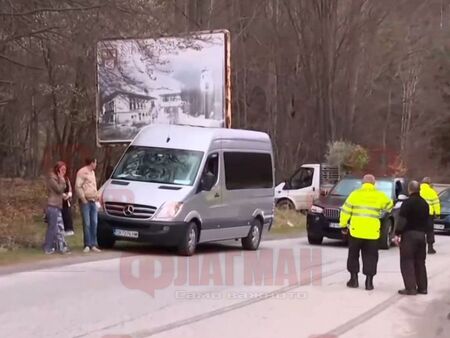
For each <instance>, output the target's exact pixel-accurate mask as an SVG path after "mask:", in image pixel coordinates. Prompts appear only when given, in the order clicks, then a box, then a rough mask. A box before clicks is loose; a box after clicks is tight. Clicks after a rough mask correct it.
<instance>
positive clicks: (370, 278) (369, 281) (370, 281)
mask: <svg viewBox="0 0 450 338" xmlns="http://www.w3.org/2000/svg"><path fill="white" fill-rule="evenodd" d="M366 290H373V276H367V277H366Z"/></svg>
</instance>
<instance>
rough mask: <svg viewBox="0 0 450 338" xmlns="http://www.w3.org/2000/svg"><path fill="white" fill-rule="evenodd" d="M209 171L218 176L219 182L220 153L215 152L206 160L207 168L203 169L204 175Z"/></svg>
mask: <svg viewBox="0 0 450 338" xmlns="http://www.w3.org/2000/svg"><path fill="white" fill-rule="evenodd" d="M207 173H210V174H213V175H214V177H215V178H216V181H215V183H217V179H218V178H219V154H218V153H214V154H211V155H209V157H208V159H207V160H206V164H205V169H204V171H203V175H206V174H207Z"/></svg>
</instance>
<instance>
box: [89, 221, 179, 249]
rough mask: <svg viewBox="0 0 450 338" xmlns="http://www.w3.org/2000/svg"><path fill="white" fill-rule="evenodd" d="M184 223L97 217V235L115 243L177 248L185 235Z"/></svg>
mask: <svg viewBox="0 0 450 338" xmlns="http://www.w3.org/2000/svg"><path fill="white" fill-rule="evenodd" d="M186 226H187V224H186V223H185V222H163V221H140V220H133V219H129V220H127V219H125V220H122V219H118V218H117V217H111V216H108V215H106V214H103V213H102V214H100V213H99V215H98V234H99V236H101V234H106V235H107V236H112V237H113V238H114V239H115V240H117V241H134V242H145V243H149V244H153V245H161V246H177V245H178V244H179V243H180V242H181V240H182V239H183V237H184V236H185V234H186Z"/></svg>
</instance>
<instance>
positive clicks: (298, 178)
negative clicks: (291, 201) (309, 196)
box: [290, 168, 314, 189]
mask: <svg viewBox="0 0 450 338" xmlns="http://www.w3.org/2000/svg"><path fill="white" fill-rule="evenodd" d="M313 177H314V169H313V168H300V170H299V171H297V172H296V173H295V175H294V176H292V178H291V182H290V183H291V184H290V188H291V189H302V188H307V187H310V186H312V184H313Z"/></svg>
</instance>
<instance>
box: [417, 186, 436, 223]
mask: <svg viewBox="0 0 450 338" xmlns="http://www.w3.org/2000/svg"><path fill="white" fill-rule="evenodd" d="M420 197H422V198H423V199H424V200H425V201H426V202H427V203H428V206H429V207H430V215H432V216H433V215H436V216H439V215H440V214H441V202H440V201H439V196H438V194H437V192H436V191H435V190H434V189H433V188H432V187H430V185H429V184H428V183H422V184H421V185H420Z"/></svg>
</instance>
